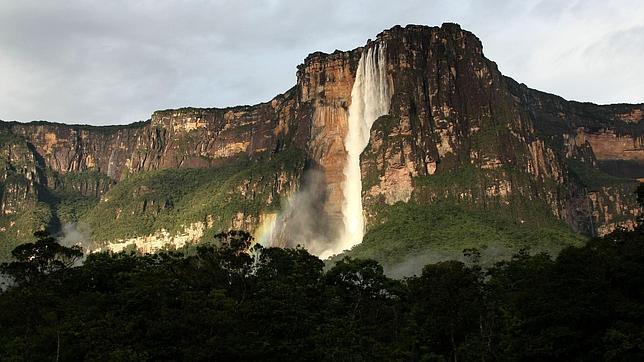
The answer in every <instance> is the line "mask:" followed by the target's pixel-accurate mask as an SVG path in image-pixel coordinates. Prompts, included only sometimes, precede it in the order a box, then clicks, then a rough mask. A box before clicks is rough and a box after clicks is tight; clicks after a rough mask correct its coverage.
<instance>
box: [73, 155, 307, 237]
mask: <svg viewBox="0 0 644 362" xmlns="http://www.w3.org/2000/svg"><path fill="white" fill-rule="evenodd" d="M303 167H304V156H303V153H302V152H300V151H298V150H289V151H284V152H280V153H277V154H275V155H273V156H272V157H266V158H264V159H260V160H248V159H239V160H237V161H236V162H234V163H232V164H230V165H226V166H222V167H219V168H207V169H190V168H186V169H165V170H159V171H151V172H142V173H139V174H136V175H134V176H131V177H129V178H128V179H126V180H124V181H122V182H120V183H119V184H117V185H116V186H115V187H114V188H113V189H112V190H110V191H109V192H108V193H107V194H105V196H104V197H103V198H102V201H101V202H100V203H98V205H96V207H94V208H92V209H91V210H90V211H89V212H88V213H87V214H86V215H85V216H84V217H83V218H82V221H84V222H87V223H88V224H89V226H90V228H91V230H92V238H93V239H94V240H95V241H109V240H116V239H123V238H131V237H136V236H142V235H148V234H151V233H153V232H155V231H158V230H161V229H165V230H167V231H169V232H177V231H180V230H181V229H182V228H183V227H184V226H187V225H189V224H190V223H193V222H200V221H201V222H204V223H206V224H210V228H209V229H208V230H207V233H206V235H204V238H206V237H209V236H211V235H212V234H214V233H216V232H218V231H220V230H222V229H225V228H228V227H230V224H231V221H232V219H233V218H234V216H235V215H236V214H237V213H243V214H244V217H248V216H251V217H257V216H258V215H259V213H260V212H266V211H271V210H274V209H277V208H279V206H280V200H281V197H282V196H285V194H286V192H287V191H288V190H289V189H290V187H291V186H293V185H292V183H293V182H296V179H297V176H298V175H299V173H300V171H301V170H302V169H303Z"/></svg>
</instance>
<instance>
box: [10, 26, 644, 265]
mask: <svg viewBox="0 0 644 362" xmlns="http://www.w3.org/2000/svg"><path fill="white" fill-rule="evenodd" d="M643 119H644V104H615V105H595V104H591V103H579V102H573V101H567V100H565V99H562V98H561V97H558V96H555V95H551V94H547V93H543V92H540V91H537V90H533V89H530V88H528V87H527V86H526V85H523V84H519V83H517V82H516V81H514V80H512V79H510V78H508V77H505V76H503V75H502V74H501V73H500V72H499V70H498V68H497V65H496V64H495V63H494V62H493V61H490V60H488V59H487V58H485V56H484V55H483V46H482V44H481V41H480V40H479V39H478V38H477V37H476V36H475V35H473V34H472V33H470V32H468V31H465V30H462V29H461V28H460V27H459V26H458V25H456V24H443V25H442V26H441V27H427V26H417V25H408V26H406V27H400V26H396V27H393V28H391V29H389V30H386V31H384V32H382V33H380V34H378V36H377V37H376V38H375V40H369V41H368V42H367V43H366V44H365V45H364V46H363V47H360V48H356V49H354V50H351V51H346V52H341V51H336V52H334V53H332V54H324V53H319V52H318V53H313V54H311V55H309V56H308V57H307V58H306V59H305V60H304V63H303V64H301V65H299V66H298V68H297V84H296V85H295V86H294V87H293V88H291V89H290V90H288V91H286V92H285V93H284V94H281V95H278V96H276V97H275V98H273V99H272V100H271V101H269V102H266V103H261V104H258V105H254V106H240V107H231V108H226V109H216V108H204V109H202V108H182V109H177V110H164V111H157V112H154V113H153V114H152V117H151V119H150V120H148V121H146V122H139V123H134V124H131V125H124V126H109V127H91V126H78V125H65V124H55V123H47V122H32V123H17V122H2V123H0V150H1V152H2V163H3V168H2V173H1V174H0V181H1V185H2V188H1V193H2V198H1V204H0V250H1V251H2V254H3V255H4V256H7V255H8V252H9V251H10V250H11V249H12V248H13V247H14V246H15V244H16V243H19V242H22V241H25V240H29V238H30V236H31V235H32V233H33V231H34V230H36V229H39V228H42V227H47V228H49V229H50V230H52V231H54V232H60V231H62V230H63V229H65V226H66V225H69V224H70V223H73V224H74V225H76V228H77V229H79V230H80V231H81V234H82V235H84V237H80V236H77V238H78V239H87V240H84V241H85V242H86V241H88V240H89V239H91V241H92V243H93V245H94V247H96V248H99V247H100V248H110V249H112V250H121V249H123V248H125V247H127V246H128V245H131V244H134V245H136V247H137V248H139V249H141V250H143V251H154V250H156V249H158V248H161V247H164V245H166V244H172V245H174V246H182V245H184V244H185V243H192V242H198V241H200V240H204V239H209V238H211V236H212V235H213V234H215V233H216V232H218V231H221V230H227V229H230V228H234V229H247V230H249V231H252V232H253V233H255V235H256V237H257V238H258V239H259V240H261V241H262V242H264V243H271V244H277V245H296V244H303V245H305V246H307V247H309V249H310V250H312V251H313V252H315V253H316V254H318V255H324V256H327V255H332V254H335V253H337V252H341V251H342V250H344V249H345V247H351V246H353V245H356V244H360V243H361V242H362V244H360V245H359V246H358V247H356V248H355V249H354V252H355V253H356V255H365V256H371V257H375V258H380V259H381V260H389V261H397V260H402V259H404V257H405V256H406V255H409V254H414V253H422V252H425V251H427V250H433V251H434V252H435V253H438V254H437V255H439V254H440V252H442V251H445V252H448V251H454V250H457V251H460V250H462V249H463V248H464V247H472V246H475V247H479V248H483V249H485V248H488V250H492V249H491V246H494V245H496V246H502V247H505V248H510V249H516V248H522V247H532V248H536V249H540V248H542V249H547V250H556V249H557V248H561V247H563V246H565V245H566V244H569V243H576V242H579V241H580V240H583V235H586V236H588V235H598V234H605V233H607V232H610V231H612V230H614V229H615V228H617V227H619V226H623V227H632V226H633V225H634V224H635V221H636V218H637V217H638V216H639V215H640V214H641V210H640V208H639V207H638V204H637V200H636V195H635V190H636V188H637V186H638V182H637V181H636V179H642V178H644V122H643V121H642V120H643ZM363 143H366V144H363ZM356 170H357V171H356ZM356 210H358V211H356ZM360 211H362V212H360ZM352 224H353V225H354V226H355V227H354V229H355V230H357V231H358V232H357V233H355V232H354V233H348V231H347V230H348V229H349V225H352ZM68 228H69V226H68ZM363 234H364V235H363ZM363 238H364V241H363Z"/></svg>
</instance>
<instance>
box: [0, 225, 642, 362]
mask: <svg viewBox="0 0 644 362" xmlns="http://www.w3.org/2000/svg"><path fill="white" fill-rule="evenodd" d="M643 243H644V229H643V228H642V227H640V228H638V229H636V230H635V231H632V232H626V231H617V232H615V233H613V234H611V235H609V236H606V237H604V238H595V239H592V240H590V241H589V242H588V243H587V244H586V245H584V246H580V247H568V248H566V249H564V250H562V251H561V253H560V254H559V255H558V257H557V258H556V259H553V258H551V257H550V256H548V255H547V254H543V253H541V254H536V255H531V254H530V253H528V252H519V253H518V254H516V255H515V256H514V257H512V259H511V260H508V261H503V262H499V263H497V264H496V265H494V266H493V267H490V268H482V267H481V266H480V265H479V264H478V259H479V256H480V253H479V252H478V251H477V250H476V249H470V250H465V251H464V253H465V255H466V259H467V262H465V263H463V262H459V261H447V262H441V263H437V264H430V265H426V266H425V267H424V268H423V270H422V274H420V275H418V276H414V277H411V278H406V279H402V280H399V279H391V278H389V277H387V276H386V275H385V274H384V273H383V269H382V267H381V266H380V265H379V264H378V263H377V262H375V261H373V260H368V259H351V258H345V259H343V260H340V261H338V262H337V263H335V265H333V266H326V267H325V264H324V262H323V261H321V260H320V259H318V258H316V257H315V256H312V255H310V254H309V253H308V252H307V251H305V250H304V249H301V248H296V249H279V248H261V247H259V246H251V237H250V235H249V234H247V233H244V232H228V233H224V234H219V235H217V236H216V238H215V240H213V242H212V243H211V244H206V245H201V246H199V247H193V248H189V249H183V250H181V251H173V252H164V253H159V254H154V255H137V254H133V253H129V254H128V253H118V254H107V253H97V254H91V255H89V256H87V258H86V259H85V260H84V261H83V263H82V265H80V263H79V260H80V258H81V256H82V253H81V252H80V251H79V250H78V249H77V248H66V247H62V246H60V245H58V244H57V243H56V241H55V239H53V238H51V237H48V236H47V235H44V234H38V240H37V241H36V242H34V243H29V244H24V245H21V246H19V247H17V248H16V249H15V250H14V252H13V255H14V258H15V259H14V261H13V262H11V263H5V264H3V265H2V270H3V273H4V274H5V276H6V277H9V278H10V279H13V281H14V282H13V283H12V285H10V286H5V291H4V292H3V293H2V294H0V359H2V360H29V361H32V360H61V361H65V360H83V359H84V360H121V361H129V360H132V361H134V360H136V361H140V360H212V359H220V360H284V359H288V358H292V359H297V360H411V361H414V360H439V361H440V360H453V361H456V360H482V361H484V360H488V361H490V360H495V361H496V360H642V359H644V248H643Z"/></svg>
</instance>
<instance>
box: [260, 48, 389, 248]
mask: <svg viewBox="0 0 644 362" xmlns="http://www.w3.org/2000/svg"><path fill="white" fill-rule="evenodd" d="M390 101H391V94H390V87H389V83H388V78H387V64H386V47H385V45H384V44H379V43H375V45H374V46H371V47H368V49H365V50H364V51H363V52H362V55H361V57H360V60H359V63H358V69H357V71H356V78H355V81H354V83H353V88H352V90H351V104H350V106H349V111H348V121H347V122H348V125H347V135H346V137H345V139H344V146H345V149H346V151H347V160H346V163H345V167H344V170H343V173H344V176H345V180H344V182H343V184H342V193H343V196H344V201H343V204H342V225H335V226H336V227H334V225H331V223H330V220H329V218H328V217H327V215H326V214H325V212H324V209H323V206H324V203H325V196H326V195H325V191H326V183H325V179H324V174H323V173H322V172H320V171H316V170H310V171H308V172H307V174H305V177H304V182H303V183H302V185H301V187H300V190H299V192H297V193H296V194H295V195H294V196H293V197H292V198H291V199H290V200H289V201H288V202H287V204H286V205H285V207H283V208H282V211H281V212H280V214H279V215H278V216H277V218H276V219H275V220H273V221H272V222H270V223H269V224H270V225H268V226H267V225H263V226H262V229H263V232H261V233H260V237H259V242H260V243H261V244H262V245H266V246H282V247H293V246H296V245H302V246H304V247H305V248H306V249H307V250H308V251H309V252H310V253H312V254H314V255H317V256H319V257H320V258H322V259H325V258H328V257H330V256H333V255H336V254H339V253H341V252H343V251H345V250H348V249H351V248H352V247H353V246H355V245H357V244H360V243H361V242H362V238H363V236H364V217H363V211H362V174H361V172H360V154H362V152H363V151H364V149H365V148H366V147H367V144H368V143H369V132H370V130H371V126H372V125H373V123H374V122H375V121H376V119H378V118H379V117H380V116H383V115H386V114H387V113H388V112H389V105H390ZM338 226H339V227H338ZM338 229H339V230H338Z"/></svg>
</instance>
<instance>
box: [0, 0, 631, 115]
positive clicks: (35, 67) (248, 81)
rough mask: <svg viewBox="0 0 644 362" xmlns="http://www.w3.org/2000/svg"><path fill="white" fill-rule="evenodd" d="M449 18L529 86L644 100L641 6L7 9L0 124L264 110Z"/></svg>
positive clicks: (236, 3) (17, 4) (244, 3)
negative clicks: (405, 34)
mask: <svg viewBox="0 0 644 362" xmlns="http://www.w3.org/2000/svg"><path fill="white" fill-rule="evenodd" d="M446 21H453V22H458V23H460V24H461V25H462V26H463V27H464V28H465V29H468V30H471V31H472V32H474V33H475V34H477V35H478V36H479V38H481V40H482V41H483V44H484V47H485V53H486V55H487V56H488V57H489V58H490V59H492V60H494V61H496V62H497V63H498V64H499V67H500V69H501V70H502V71H503V72H504V73H505V74H507V75H510V76H512V77H514V78H516V79H517V80H518V81H521V82H525V83H527V84H528V85H530V86H532V87H535V88H539V89H543V90H545V91H549V92H554V93H557V94H560V95H562V96H564V97H566V98H573V99H578V100H586V101H594V102H599V103H607V102H618V101H629V102H642V101H644V98H643V97H644V96H643V95H644V73H642V72H637V71H636V70H637V69H639V64H640V62H641V55H642V53H643V52H644V42H642V41H640V40H641V35H640V34H642V32H641V31H639V30H638V29H641V27H642V26H644V4H642V3H641V2H640V1H637V0H623V1H614V2H605V1H599V0H589V1H573V2H565V3H563V4H562V2H560V1H555V0H544V1H537V0H526V1H521V2H519V1H509V0H505V1H504V0H495V1H485V2H483V1H475V0H470V1H421V0H418V1H399V2H392V1H383V0H376V1H364V0H362V1H351V2H348V1H329V0H326V1H322V0H312V1H306V2H304V1H296V0H291V1H276V0H263V1H261V0H260V1H250V0H226V1H224V0H222V1H206V0H199V1H170V0H159V1H136V2H134V1H127V0H115V1H110V2H105V1H81V0H71V1H66V2H47V1H46V2H43V1H35V0H21V1H9V0H0V49H2V56H0V79H1V81H0V118H2V119H17V120H22V121H29V120H34V119H46V120H52V121H60V122H72V123H90V124H115V123H129V122H133V121H137V120H142V119H147V118H148V117H149V115H150V114H151V113H152V112H153V111H154V110H156V109H166V108H174V107H182V106H203V107H212V106H229V105H236V104H253V103H257V102H260V101H266V100H269V99H270V98H272V97H273V96H274V95H276V94H277V93H280V92H283V91H285V90H286V89H288V88H290V87H291V86H292V85H293V84H294V83H295V67H296V65H297V64H299V63H300V62H301V61H302V60H303V59H304V57H305V56H306V55H307V54H308V53H311V52H313V51H317V50H321V51H326V52H331V51H333V50H335V49H336V48H337V49H344V50H346V49H352V48H355V47H358V46H361V45H363V44H364V43H365V41H366V40H367V39H368V38H374V37H375V35H376V34H377V33H379V32H380V31H381V30H383V29H386V28H390V27H391V26H393V25H395V24H402V25H405V24H408V23H416V24H428V25H440V24H441V23H443V22H446ZM638 31H639V33H638ZM607 53H608V54H607Z"/></svg>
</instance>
